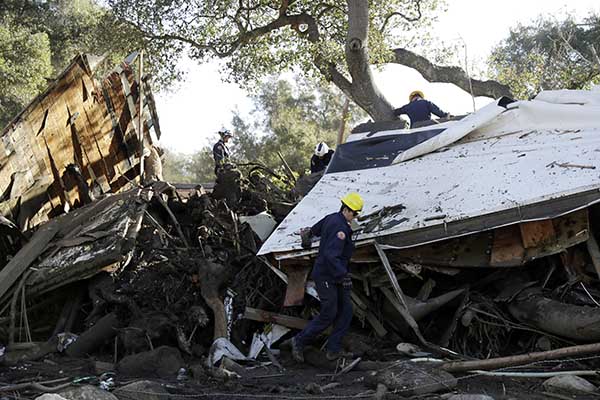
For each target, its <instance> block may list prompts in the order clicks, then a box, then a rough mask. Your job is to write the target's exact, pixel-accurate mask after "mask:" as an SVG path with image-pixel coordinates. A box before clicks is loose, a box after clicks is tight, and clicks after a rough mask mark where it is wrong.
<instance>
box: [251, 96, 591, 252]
mask: <svg viewBox="0 0 600 400" xmlns="http://www.w3.org/2000/svg"><path fill="white" fill-rule="evenodd" d="M598 115H600V91H599V90H593V91H566V90H565V91H551V92H542V93H540V94H539V95H538V96H537V97H536V99H534V100H531V101H515V102H512V101H510V100H508V99H505V98H503V99H500V100H498V101H496V102H494V103H492V104H490V105H488V106H486V107H484V108H482V109H480V110H479V111H477V112H475V113H473V114H470V115H469V116H467V117H465V118H464V119H462V120H460V121H450V122H445V123H442V124H437V125H433V126H428V127H423V128H418V129H412V130H404V129H402V130H384V131H377V132H375V131H372V132H365V133H360V134H353V135H351V136H350V138H349V141H348V142H347V143H345V144H343V145H340V146H338V148H337V150H336V154H335V156H334V158H333V160H332V162H331V164H330V166H329V167H328V169H327V172H326V173H325V175H324V176H323V178H322V179H321V180H320V181H319V182H318V183H317V185H316V186H315V187H314V188H313V190H312V191H311V192H310V193H309V194H308V195H307V196H306V197H305V198H304V199H303V200H302V201H301V202H300V203H299V204H298V206H296V208H294V210H293V211H292V212H291V213H290V214H289V215H288V216H287V217H286V218H285V220H284V221H283V222H282V223H281V224H280V225H279V227H278V228H277V229H276V230H275V232H274V233H273V234H272V235H271V236H270V237H269V239H268V240H267V241H266V242H265V243H264V245H263V246H262V248H261V249H260V251H259V254H263V255H264V254H269V253H275V256H276V257H277V258H287V257H294V256H298V255H300V254H305V253H306V251H302V249H301V246H300V237H299V231H300V229H301V228H304V227H307V226H311V225H313V224H314V223H316V222H317V221H318V220H319V219H320V218H322V217H323V216H325V215H327V214H329V213H332V212H335V211H337V210H338V209H339V204H340V201H339V199H340V198H341V197H342V196H343V195H344V194H346V193H347V192H351V191H356V192H358V193H360V194H361V195H362V196H363V198H364V199H365V208H364V210H363V215H362V216H361V217H360V218H359V221H358V223H359V226H355V227H354V231H355V233H356V236H355V239H356V240H357V241H358V243H359V244H360V242H361V241H371V240H373V239H376V240H377V242H379V243H382V244H387V245H389V246H391V247H390V248H408V247H413V246H418V245H422V244H426V243H431V242H436V241H440V240H445V239H448V238H451V237H457V236H462V235H468V234H472V233H476V232H481V231H485V230H489V229H493V228H497V227H501V226H505V225H510V224H514V223H518V222H524V221H533V220H539V219H547V218H554V217H557V216H560V215H564V214H566V213H568V212H571V211H574V210H577V209H581V208H584V207H587V206H588V205H590V204H593V203H596V202H598V201H599V200H600V191H599V189H600V180H599V179H598V178H600V158H599V157H598V152H600V136H599V133H600V121H599V120H598ZM313 251H314V250H313ZM290 252H291V253H290ZM282 253H285V254H282Z"/></svg>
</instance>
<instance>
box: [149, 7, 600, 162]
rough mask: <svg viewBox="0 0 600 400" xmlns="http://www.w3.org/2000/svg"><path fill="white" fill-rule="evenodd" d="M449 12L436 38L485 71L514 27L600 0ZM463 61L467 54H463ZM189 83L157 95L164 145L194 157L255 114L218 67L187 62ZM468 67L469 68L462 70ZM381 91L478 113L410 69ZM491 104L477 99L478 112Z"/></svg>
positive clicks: (391, 77) (382, 84)
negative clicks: (460, 46) (237, 118)
mask: <svg viewBox="0 0 600 400" xmlns="http://www.w3.org/2000/svg"><path fill="white" fill-rule="evenodd" d="M445 8H446V11H445V12H442V13H440V15H439V17H438V23H437V24H436V25H435V29H436V32H435V33H436V34H437V35H438V36H439V37H440V38H442V39H443V40H444V41H445V42H447V43H452V42H458V43H464V44H465V45H466V49H467V55H468V60H469V64H472V63H474V64H479V65H483V63H484V62H485V60H486V59H487V56H488V55H489V53H490V51H491V49H492V47H493V46H494V45H496V44H497V43H498V42H500V41H501V40H502V39H504V38H506V37H507V36H508V33H509V30H510V28H511V27H513V26H515V25H516V24H518V23H523V24H527V23H529V22H531V21H532V20H535V19H536V17H538V16H539V15H544V16H548V15H550V16H556V17H557V18H558V19H561V17H562V16H564V15H565V13H566V12H572V13H574V14H575V15H576V16H578V17H585V15H587V14H589V13H590V11H595V12H600V1H598V0H571V1H565V0H544V1H537V0H504V1H501V2H500V1H493V0H447V2H446V7H445ZM460 58H461V59H464V54H461V57H460ZM182 65H183V67H184V69H186V70H187V72H188V73H187V76H186V80H185V81H184V82H181V83H180V85H179V86H178V88H177V89H176V90H175V91H173V92H170V93H162V92H161V93H157V94H156V103H157V110H158V114H159V119H160V124H161V131H162V139H161V141H160V145H161V146H164V147H167V148H170V149H172V150H175V151H178V152H184V153H193V152H195V151H198V150H200V149H201V148H202V147H204V146H205V145H208V144H211V143H212V141H214V140H215V138H216V132H217V131H218V130H220V129H221V128H230V127H231V125H230V122H231V117H232V111H233V110H236V109H237V110H239V111H240V112H241V113H242V114H246V113H248V112H250V110H251V109H252V102H251V100H250V99H249V97H248V94H247V93H246V92H245V91H244V90H243V89H241V88H240V87H238V86H237V85H236V84H232V83H224V82H222V80H221V76H220V74H219V65H218V63H217V62H211V63H207V64H202V65H198V64H196V63H195V62H193V61H191V60H184V61H182ZM463 67H464V65H463ZM374 76H375V82H376V84H377V85H378V86H379V89H380V90H381V91H382V92H383V94H384V95H385V96H386V97H387V98H388V100H389V101H390V102H391V103H392V104H393V105H394V106H396V107H400V106H402V105H403V104H404V103H406V102H407V96H408V94H409V93H410V92H411V91H412V90H415V89H419V90H422V91H423V92H424V93H425V96H426V97H427V98H428V99H429V100H431V101H433V102H434V103H436V104H437V105H438V106H439V107H440V108H442V110H444V111H447V112H450V113H451V114H455V115H459V114H464V113H467V112H472V111H473V99H472V98H471V96H470V94H468V93H467V92H465V91H463V90H462V89H459V88H458V87H456V86H455V85H453V84H449V83H429V82H427V81H425V80H424V79H423V78H422V77H421V75H420V74H419V73H418V72H417V71H416V70H413V69H411V68H407V67H404V66H401V65H397V64H389V65H387V66H385V67H384V68H383V70H381V71H374ZM490 101H491V99H488V98H484V97H481V98H476V99H475V108H480V107H482V106H484V105H485V104H488V103H489V102H490Z"/></svg>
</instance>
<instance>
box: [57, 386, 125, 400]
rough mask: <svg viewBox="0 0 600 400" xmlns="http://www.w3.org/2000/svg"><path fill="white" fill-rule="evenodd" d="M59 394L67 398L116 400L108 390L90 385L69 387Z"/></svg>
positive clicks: (77, 399)
mask: <svg viewBox="0 0 600 400" xmlns="http://www.w3.org/2000/svg"><path fill="white" fill-rule="evenodd" d="M60 395H61V396H62V397H64V398H65V399H67V400H118V399H117V398H116V397H115V396H114V395H112V394H111V393H110V392H107V391H106V390H102V389H100V388H97V387H95V386H90V385H85V386H79V387H75V388H71V389H68V390H65V391H63V392H60Z"/></svg>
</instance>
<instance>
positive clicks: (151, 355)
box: [117, 346, 185, 379]
mask: <svg viewBox="0 0 600 400" xmlns="http://www.w3.org/2000/svg"><path fill="white" fill-rule="evenodd" d="M183 367H185V363H184V362H183V358H181V353H180V352H179V350H178V349H176V348H174V347H169V346H161V347H158V348H156V349H154V350H151V351H145V352H143V353H138V354H133V355H131V356H127V357H124V358H123V359H122V360H121V361H120V362H119V364H118V365H117V371H118V372H119V373H121V374H123V375H127V376H139V377H157V378H165V379H169V378H175V377H176V376H177V372H179V369H180V368H183Z"/></svg>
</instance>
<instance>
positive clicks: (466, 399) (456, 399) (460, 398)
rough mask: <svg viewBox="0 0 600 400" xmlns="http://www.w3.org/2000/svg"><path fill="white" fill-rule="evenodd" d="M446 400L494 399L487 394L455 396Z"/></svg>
mask: <svg viewBox="0 0 600 400" xmlns="http://www.w3.org/2000/svg"><path fill="white" fill-rule="evenodd" d="M448 400H494V398H493V397H491V396H488V395H487V394H455V395H453V396H451V397H450V398H449V399H448Z"/></svg>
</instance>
